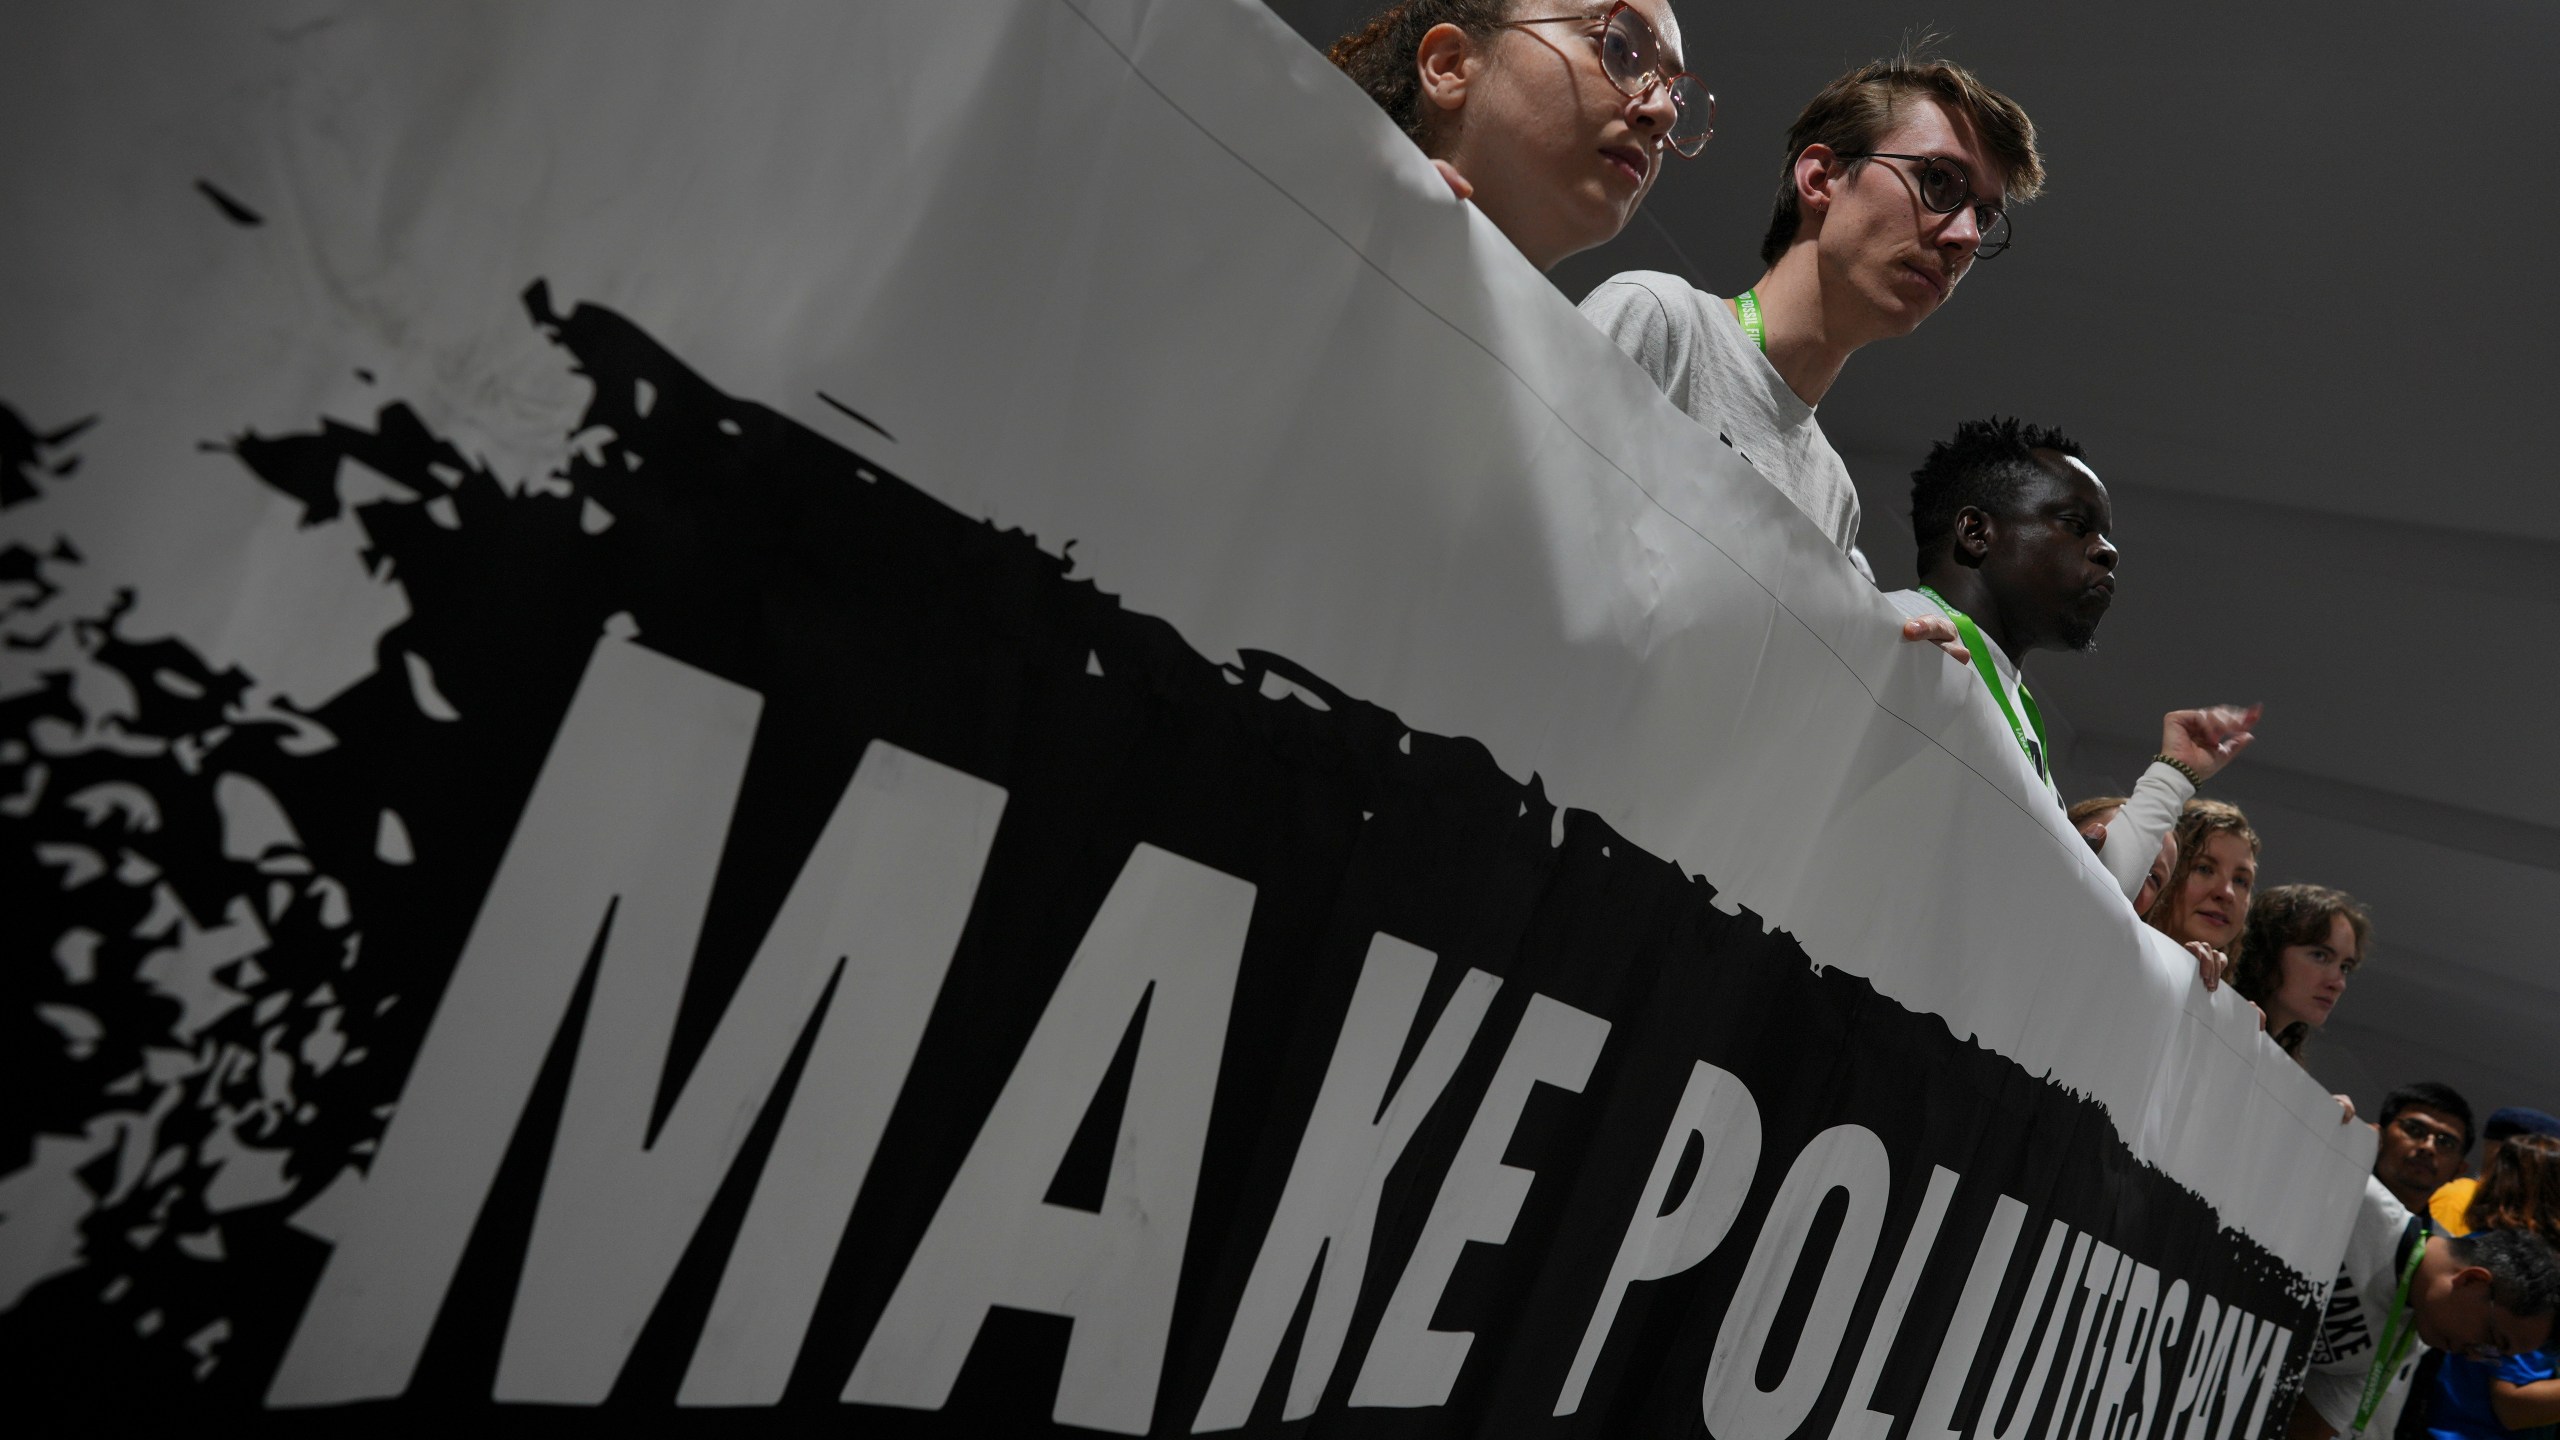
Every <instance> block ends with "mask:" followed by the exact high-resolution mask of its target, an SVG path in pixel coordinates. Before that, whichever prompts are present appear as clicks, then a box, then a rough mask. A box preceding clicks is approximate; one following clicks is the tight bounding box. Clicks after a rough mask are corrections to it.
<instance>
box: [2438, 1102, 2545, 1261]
mask: <svg viewBox="0 0 2560 1440" xmlns="http://www.w3.org/2000/svg"><path fill="white" fill-rule="evenodd" d="M2518 1135H2552V1136H2560V1118H2555V1117H2553V1116H2551V1115H2549V1114H2547V1113H2545V1112H2543V1111H2540V1110H2533V1109H2528V1108H2527V1107H2525V1106H2522V1105H2502V1106H2500V1107H2498V1108H2497V1109H2495V1110H2492V1111H2490V1112H2489V1118H2488V1119H2487V1120H2484V1121H2482V1122H2481V1124H2480V1173H2481V1174H2482V1175H2486V1174H2488V1173H2489V1167H2490V1166H2491V1165H2494V1164H2496V1163H2497V1161H2498V1147H2500V1146H2502V1145H2504V1144H2506V1143H2507V1142H2508V1141H2509V1140H2512V1139H2514V1138H2515V1137H2516V1136H2518ZM2479 1192H2480V1182H2479V1180H2478V1179H2476V1178H2475V1177H2473V1176H2469V1175H2462V1176H2457V1177H2455V1178H2454V1179H2451V1180H2448V1181H2446V1182H2445V1183H2444V1184H2442V1185H2440V1186H2438V1187H2436V1192H2435V1194H2434V1195H2433V1196H2431V1197H2429V1198H2428V1200H2427V1213H2429V1214H2431V1215H2433V1216H2434V1217H2435V1220H2436V1224H2437V1225H2439V1226H2441V1227H2443V1229H2444V1233H2446V1234H2447V1235H2463V1234H2468V1233H2470V1226H2469V1224H2468V1223H2467V1221H2466V1220H2465V1218H2464V1217H2465V1216H2467V1215H2468V1214H2469V1213H2470V1210H2471V1201H2472V1198H2473V1197H2474V1196H2476V1195H2477V1194H2479Z"/></svg>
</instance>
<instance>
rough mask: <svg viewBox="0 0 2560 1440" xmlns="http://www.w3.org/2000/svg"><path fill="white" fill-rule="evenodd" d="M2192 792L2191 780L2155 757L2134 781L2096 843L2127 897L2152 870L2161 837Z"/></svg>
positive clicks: (2101, 855)
mask: <svg viewBox="0 0 2560 1440" xmlns="http://www.w3.org/2000/svg"><path fill="white" fill-rule="evenodd" d="M2195 793H2196V787H2195V783H2194V782H2193V781H2191V780H2189V779H2187V777H2186V776H2184V775H2182V774H2179V773H2178V772H2177V771H2176V770H2175V769H2172V768H2171V767H2169V766H2167V765H2163V764H2161V763H2160V762H2158V761H2156V760H2155V761H2153V762H2152V763H2151V766H2150V768H2148V769H2146V770H2144V771H2143V772H2142V778H2141V779H2139V780H2136V781H2134V782H2133V793H2132V794H2130V795H2128V796H2126V797H2125V802H2124V808H2123V809H2122V810H2119V811H2117V812H2116V818H2114V819H2113V820H2110V821H2108V822H2107V838H2106V839H2105V840H2104V841H2102V842H2100V843H2099V846H2098V859H2099V861H2100V863H2102V864H2104V865H2105V866H2106V867H2107V873H2108V874H2110V875H2113V876H2114V877H2116V884H2117V885H2118V886H2119V887H2120V888H2122V889H2123V891H2124V898H2126V899H2127V900H2130V899H2132V898H2133V897H2134V893H2135V892H2136V891H2139V890H2140V889H2141V888H2142V880H2143V877H2144V876H2146V875H2149V874H2150V873H2151V862H2152V860H2153V859H2154V858H2155V857H2157V856H2158V855H2159V853H2160V837H2161V836H2163V835H2166V834H2168V833H2169V827H2171V826H2173V825H2175V824H2177V823H2178V812H2179V811H2181V810H2184V809H2185V808H2186V806H2187V802H2188V801H2189V800H2192V799H2194V798H2195Z"/></svg>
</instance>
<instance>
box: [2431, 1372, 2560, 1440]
mask: <svg viewBox="0 0 2560 1440" xmlns="http://www.w3.org/2000/svg"><path fill="white" fill-rule="evenodd" d="M2555 1358H2560V1357H2555V1355H2554V1354H2553V1352H2551V1351H2549V1350H2543V1351H2538V1352H2536V1353H2534V1354H2531V1355H2519V1356H2517V1357H2516V1358H2514V1359H2513V1360H2465V1359H2463V1358H2462V1357H2461V1356H2459V1355H2447V1356H2445V1357H2444V1367H2443V1368H2442V1369H2440V1370H2438V1371H2437V1372H2436V1393H2435V1405H2434V1408H2432V1409H2430V1410H2429V1411H2428V1412H2427V1432H2428V1433H2429V1434H2431V1435H2433V1436H2435V1437H2436V1440H2511V1437H2512V1440H2555V1436H2556V1435H2560V1426H2551V1425H2537V1426H2534V1427H2533V1428H2532V1429H2530V1430H2509V1429H2507V1428H2506V1427H2505V1426H2503V1425H2500V1424H2499V1423H2498V1412H2497V1411H2496V1410H2495V1409H2493V1408H2491V1406H2490V1404H2489V1382H2490V1381H2492V1380H2504V1381H2506V1382H2507V1383H2508V1384H2510V1385H2530V1384H2532V1383H2533V1382H2534V1381H2536V1380H2548V1379H2550V1378H2551V1377H2552V1375H2553V1373H2554V1365H2553V1362H2554V1360H2555Z"/></svg>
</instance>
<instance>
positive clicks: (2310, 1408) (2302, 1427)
mask: <svg viewBox="0 0 2560 1440" xmlns="http://www.w3.org/2000/svg"><path fill="white" fill-rule="evenodd" d="M2337 1433H2338V1432H2337V1430H2336V1429H2335V1428H2334V1427H2332V1426H2331V1425H2330V1424H2329V1422H2328V1421H2327V1420H2325V1419H2323V1418H2321V1415H2320V1407H2319V1406H2317V1405H2314V1404H2312V1403H2311V1394H2310V1392H2309V1391H2305V1392H2303V1394H2302V1395H2301V1397H2300V1398H2298V1399H2296V1400H2295V1401H2294V1402H2293V1416H2292V1418H2291V1419H2288V1420H2287V1421H2286V1422H2285V1427H2284V1440H2331V1437H2333V1436H2335V1435H2336V1434H2337Z"/></svg>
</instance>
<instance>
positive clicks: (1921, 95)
mask: <svg viewBox="0 0 2560 1440" xmlns="http://www.w3.org/2000/svg"><path fill="white" fill-rule="evenodd" d="M1787 157H1788V159H1787V172H1786V175H1785V177H1784V179H1783V180H1781V182H1780V184H1779V187H1778V198H1777V205H1776V208H1775V210H1774V211H1773V212H1772V214H1771V216H1770V220H1769V231H1768V235H1767V237H1766V238H1765V239H1763V240H1762V241H1761V244H1760V258H1761V261H1762V263H1763V264H1765V265H1766V266H1767V267H1768V268H1767V272H1766V273H1765V274H1763V275H1762V276H1761V277H1760V280H1759V283H1757V284H1756V285H1753V286H1752V287H1751V288H1750V289H1748V290H1745V291H1743V292H1742V293H1741V294H1740V295H1738V296H1735V297H1733V298H1731V299H1726V298H1723V297H1719V296H1715V295H1709V294H1706V293H1705V292H1703V291H1700V290H1698V289H1697V288H1696V287H1695V286H1692V285H1690V284H1689V283H1688V282H1687V281H1685V280H1682V279H1681V278H1679V277H1678V276H1675V275H1666V274H1662V273H1659V272H1656V271H1646V270H1637V271H1630V272H1628V273H1626V274H1623V275H1618V276H1614V277H1612V278H1610V279H1609V280H1607V281H1605V282H1603V283H1602V284H1601V285H1600V286H1599V288H1597V289H1595V290H1593V291H1592V292H1591V294H1590V295H1589V296H1588V297H1587V298H1586V299H1584V300H1583V302H1582V312H1583V314H1585V315H1586V316H1588V317H1590V319H1591V321H1592V323H1594V324H1596V325H1598V326H1599V327H1600V328H1601V329H1603V330H1605V331H1607V332H1609V335H1610V338H1612V339H1614V340H1616V341H1617V342H1618V348H1619V349H1621V350H1624V351H1626V352H1627V354H1628V355H1629V356H1631V357H1633V358H1634V360H1635V361H1636V363H1637V364H1639V365H1641V366H1643V367H1644V369H1645V371H1646V373H1647V374H1650V375H1651V376H1652V377H1653V380H1654V383H1655V384H1657V385H1659V386H1661V387H1662V389H1663V391H1664V393H1665V394H1667V395H1669V396H1670V397H1671V399H1672V401H1673V402H1674V403H1676V404H1678V405H1679V406H1680V408H1681V409H1683V410H1685V411H1687V412H1688V414H1689V415H1690V417H1691V418H1693V419H1695V420H1697V421H1698V422H1699V423H1700V424H1701V425H1703V426H1705V427H1706V428H1707V429H1708V430H1710V431H1713V432H1715V433H1717V434H1719V435H1721V436H1722V437H1723V438H1724V440H1725V441H1726V443H1728V444H1730V445H1732V446H1733V447H1734V448H1735V449H1737V450H1739V451H1740V452H1741V453H1742V455H1743V457H1744V458H1745V459H1747V460H1749V461H1750V462H1751V465H1752V467H1753V468H1754V469H1756V470H1758V471H1759V472H1760V474H1761V475H1762V476H1763V477H1765V478H1766V479H1768V481H1769V482H1770V483H1771V484H1773V485H1776V486H1777V487H1778V489H1779V490H1780V491H1781V492H1783V493H1784V494H1785V495H1786V496H1787V498H1789V499H1791V500H1793V501H1794V502H1795V503H1796V505H1797V507H1798V508H1799V509H1801V510H1803V511H1804V512H1805V514H1807V515H1809V516H1811V517H1812V519H1813V522H1814V523H1815V524H1816V525H1818V526H1820V527H1821V528H1822V531H1823V533H1824V534H1826V535H1829V536H1830V537H1831V539H1832V541H1833V542H1834V543H1835V544H1837V545H1838V546H1839V547H1840V548H1841V549H1842V550H1844V551H1847V552H1849V553H1850V555H1851V556H1852V557H1853V559H1855V560H1856V561H1857V562H1858V565H1859V568H1860V569H1861V570H1867V569H1868V567H1867V566H1866V564H1865V560H1864V557H1863V556H1860V555H1858V553H1857V539H1858V492H1857V489H1856V487H1855V486H1854V485H1852V484H1851V483H1850V480H1849V469H1848V467H1847V466H1846V465H1844V464H1842V463H1841V460H1840V456H1839V453H1838V452H1837V451H1835V450H1833V449H1832V448H1831V443H1830V441H1829V440H1827V439H1825V438H1824V436H1823V434H1822V426H1821V425H1820V423H1819V422H1817V421H1816V420H1815V418H1814V407H1815V406H1817V405H1819V404H1820V403H1821V402H1822V397H1823V396H1824V395H1825V394H1827V393H1829V391H1830V389H1831V386H1832V384H1833V382H1835V381H1836V380H1838V379H1839V377H1840V370H1841V367H1842V366H1844V365H1846V364H1847V363H1848V360H1849V357H1850V356H1851V355H1852V354H1854V353H1856V352H1857V351H1858V349H1859V348H1861V347H1862V346H1865V345H1867V344H1869V343H1871V342H1873V341H1877V340H1884V339H1889V338H1891V337H1893V336H1896V335H1907V334H1909V333H1910V332H1911V331H1912V329H1913V328H1915V327H1916V326H1918V325H1919V324H1920V322H1921V321H1923V320H1925V319H1927V318H1928V317H1929V316H1930V315H1931V314H1932V313H1934V312H1935V311H1936V310H1937V308H1938V307H1939V306H1940V305H1943V304H1945V303H1946V301H1947V297H1948V296H1949V295H1951V294H1953V293H1954V291H1955V287H1956V284H1957V282H1958V281H1961V280H1962V279H1963V278H1964V276H1965V272H1966V271H1967V270H1969V269H1970V268H1971V267H1972V266H1973V264H1974V262H1975V261H1977V260H1980V259H1987V258H1989V257H1990V256H1993V255H1997V254H1999V253H2000V252H2001V251H2002V250H2005V249H2007V248H2008V244H2009V230H2010V221H2009V213H2008V210H2009V206H2010V205H2011V204H2013V203H2016V202H2020V201H2025V200H2027V199H2030V198H2032V197H2033V196H2034V195H2035V193H2036V192H2037V190H2038V189H2040V188H2041V187H2042V186H2043V184H2044V161H2043V158H2042V157H2041V156H2040V155H2039V154H2038V153H2037V150H2036V133H2035V124H2034V122H2033V121H2031V120H2029V119H2028V118H2027V114H2026V112H2025V111H2024V110H2022V109H2020V108H2019V107H2018V104H2017V102H2016V101H2014V100H2011V99H2010V98H2009V97H2007V96H2006V95H2003V94H2001V93H2000V92H1998V91H1996V90H1993V89H1992V88H1991V87H1989V86H1987V85H1985V84H1983V83H1982V82H1981V81H1980V80H1978V79H1976V78H1974V76H1973V74H1972V73H1971V72H1969V71H1967V70H1965V69H1964V68H1963V67H1962V66H1959V65H1954V64H1951V63H1949V62H1947V61H1944V60H1938V59H1934V58H1929V57H1926V56H1923V55H1915V54H1911V53H1904V54H1901V55H1897V56H1895V57H1893V58H1891V59H1886V60H1876V61H1871V62H1869V63H1868V64H1865V65H1862V66H1860V67H1858V68H1857V69H1855V70H1852V71H1850V72H1849V73H1848V74H1846V75H1843V76H1841V77H1840V78H1839V79H1837V80H1834V81H1832V82H1831V84H1829V85H1828V86H1825V87H1824V88H1823V90H1822V93H1820V94H1819V95H1816V96H1815V97H1814V98H1813V101H1812V103H1811V104H1809V105H1807V106H1806V107H1805V110H1804V113H1803V114H1802V115H1800V116H1798V117H1797V118H1796V122H1795V125H1794V127H1793V128H1791V129H1790V130H1789V131H1788V132H1787ZM1870 575H1871V576H1872V572H1870ZM1904 634H1905V635H1906V637H1908V638H1913V639H1931V640H1936V641H1938V642H1940V643H1941V644H1943V645H1945V646H1947V647H1949V653H1950V654H1953V653H1954V648H1953V647H1954V646H1955V645H1956V637H1955V634H1954V632H1953V630H1952V628H1950V627H1949V626H1948V622H1946V621H1945V620H1944V619H1943V618H1940V617H1929V618H1915V619H1913V620H1912V621H1911V622H1910V623H1909V624H1908V625H1906V626H1905V627H1904Z"/></svg>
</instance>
